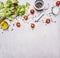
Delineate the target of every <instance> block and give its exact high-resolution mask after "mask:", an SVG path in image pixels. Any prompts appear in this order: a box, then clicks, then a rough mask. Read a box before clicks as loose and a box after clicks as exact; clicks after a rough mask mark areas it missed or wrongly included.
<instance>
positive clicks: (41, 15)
mask: <svg viewBox="0 0 60 58" xmlns="http://www.w3.org/2000/svg"><path fill="white" fill-rule="evenodd" d="M43 16H44V13H42V14H40V16H39V17H38V18H37V20H35V22H38V21H39V20H40V19H41V18H42V17H43Z"/></svg>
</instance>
